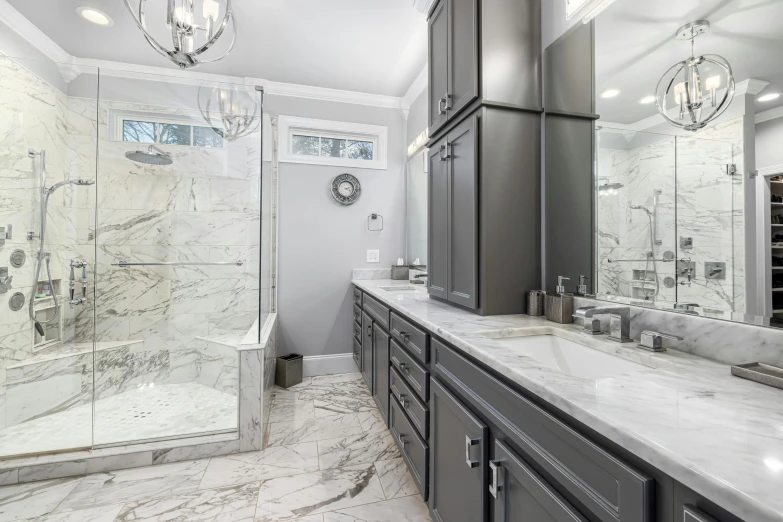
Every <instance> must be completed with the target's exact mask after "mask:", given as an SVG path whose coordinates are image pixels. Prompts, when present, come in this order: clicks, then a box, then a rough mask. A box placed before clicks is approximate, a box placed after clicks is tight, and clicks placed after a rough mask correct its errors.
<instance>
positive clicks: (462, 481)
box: [430, 379, 533, 522]
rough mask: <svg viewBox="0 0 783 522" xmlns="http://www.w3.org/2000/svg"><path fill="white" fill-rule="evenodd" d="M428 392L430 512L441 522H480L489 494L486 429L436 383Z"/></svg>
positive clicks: (482, 519) (484, 516) (483, 518)
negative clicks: (429, 392)
mask: <svg viewBox="0 0 783 522" xmlns="http://www.w3.org/2000/svg"><path fill="white" fill-rule="evenodd" d="M431 390H432V393H431V394H430V510H432V513H433V515H434V519H435V520H438V521H440V522H483V521H485V520H487V512H488V509H487V508H488V506H487V500H488V499H487V495H488V493H489V490H488V489H487V465H486V455H487V435H488V432H487V426H486V425H485V424H484V423H482V422H481V421H480V420H478V419H477V418H476V417H475V416H474V415H473V414H472V413H471V412H470V411H469V410H468V409H467V408H466V407H465V406H463V405H462V404H461V403H460V402H459V401H458V400H457V399H456V398H455V397H454V396H453V395H452V394H451V393H449V392H448V391H447V390H446V388H444V387H443V385H442V384H440V383H439V382H438V380H437V379H432V382H431ZM531 520H533V519H531Z"/></svg>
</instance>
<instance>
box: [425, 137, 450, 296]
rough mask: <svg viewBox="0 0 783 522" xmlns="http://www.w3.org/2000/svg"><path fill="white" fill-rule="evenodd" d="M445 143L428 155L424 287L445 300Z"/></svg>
mask: <svg viewBox="0 0 783 522" xmlns="http://www.w3.org/2000/svg"><path fill="white" fill-rule="evenodd" d="M445 144H446V140H441V141H440V142H438V143H437V144H436V145H435V146H434V147H432V148H431V149H430V151H429V157H428V158H427V160H428V162H429V176H428V178H427V179H428V185H429V186H428V187H427V190H428V195H427V197H428V205H427V206H428V213H429V217H428V219H427V224H428V231H427V234H428V238H427V241H428V245H429V246H428V251H427V258H428V260H429V263H428V265H427V286H428V290H429V293H430V295H433V296H435V297H440V298H441V299H448V293H447V292H446V283H447V281H448V277H449V171H448V167H449V165H448V162H447V161H445V160H444V154H445Z"/></svg>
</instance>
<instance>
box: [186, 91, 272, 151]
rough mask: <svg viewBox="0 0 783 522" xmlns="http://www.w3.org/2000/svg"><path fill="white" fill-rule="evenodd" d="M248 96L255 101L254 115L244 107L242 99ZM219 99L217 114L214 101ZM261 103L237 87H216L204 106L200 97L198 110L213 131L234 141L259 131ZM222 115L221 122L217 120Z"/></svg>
mask: <svg viewBox="0 0 783 522" xmlns="http://www.w3.org/2000/svg"><path fill="white" fill-rule="evenodd" d="M243 96H247V98H248V99H250V100H251V101H253V113H252V114H251V113H250V110H249V109H248V108H247V106H244V107H243V105H242V103H241V98H242V97H243ZM214 99H217V107H216V109H217V113H216V112H215V111H214V110H213V105H212V104H213V100H214ZM259 105H260V104H259V103H257V102H256V101H255V100H253V97H252V96H251V95H250V93H249V92H243V91H241V90H240V89H239V88H237V87H233V88H228V89H226V88H221V87H215V88H214V89H211V90H210V94H209V97H208V98H207V101H206V103H203V104H202V98H201V96H199V99H198V108H199V111H200V112H201V117H202V118H204V121H205V122H207V125H209V126H210V127H212V130H214V131H215V132H217V133H219V134H221V135H222V136H223V138H224V139H226V140H228V141H234V140H236V139H237V138H240V137H242V136H245V135H247V134H250V133H253V132H255V131H256V130H258V126H259V124H260V120H261V119H260V118H259V117H258V113H259V110H258V108H259ZM218 114H219V115H220V122H219V123H218V122H217V121H215V120H216V118H217V115H218Z"/></svg>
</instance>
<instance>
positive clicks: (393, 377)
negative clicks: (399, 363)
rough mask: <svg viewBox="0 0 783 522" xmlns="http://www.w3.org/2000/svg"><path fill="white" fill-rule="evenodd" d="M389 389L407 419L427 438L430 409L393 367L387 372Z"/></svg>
mask: <svg viewBox="0 0 783 522" xmlns="http://www.w3.org/2000/svg"><path fill="white" fill-rule="evenodd" d="M389 391H391V394H392V395H394V397H395V398H396V399H397V402H399V403H400V406H402V409H403V410H405V413H406V414H407V415H408V419H409V420H410V421H411V424H413V426H414V427H415V428H416V431H418V432H419V435H421V437H422V438H423V439H424V440H427V439H428V438H429V436H430V410H429V408H427V407H426V406H425V405H424V403H423V402H421V401H420V400H419V398H418V397H417V396H416V392H414V391H413V390H412V389H411V387H410V385H408V383H407V382H406V381H405V379H403V378H402V376H401V375H400V374H399V372H398V371H397V370H396V369H395V368H392V369H391V372H389Z"/></svg>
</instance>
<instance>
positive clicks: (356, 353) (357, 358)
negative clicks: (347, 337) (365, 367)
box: [353, 338, 362, 371]
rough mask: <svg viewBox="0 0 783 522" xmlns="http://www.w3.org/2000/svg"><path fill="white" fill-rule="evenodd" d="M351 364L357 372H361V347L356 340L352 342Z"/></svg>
mask: <svg viewBox="0 0 783 522" xmlns="http://www.w3.org/2000/svg"><path fill="white" fill-rule="evenodd" d="M353 362H355V363H356V367H357V368H358V369H359V371H362V345H361V343H359V341H358V340H357V339H356V338H354V340H353Z"/></svg>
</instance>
